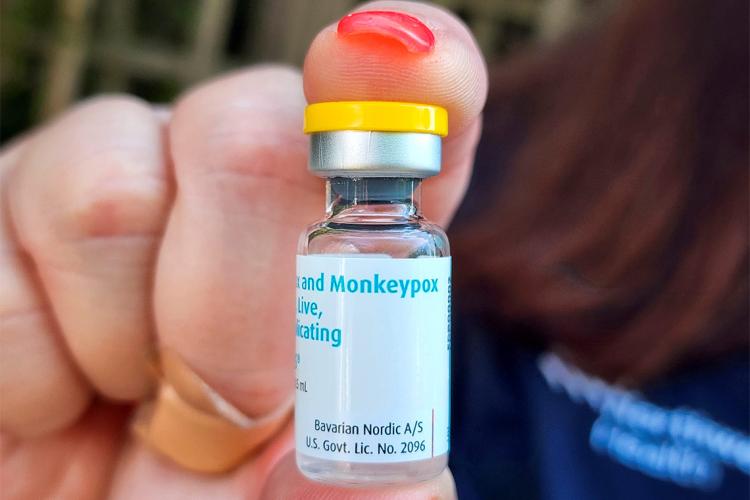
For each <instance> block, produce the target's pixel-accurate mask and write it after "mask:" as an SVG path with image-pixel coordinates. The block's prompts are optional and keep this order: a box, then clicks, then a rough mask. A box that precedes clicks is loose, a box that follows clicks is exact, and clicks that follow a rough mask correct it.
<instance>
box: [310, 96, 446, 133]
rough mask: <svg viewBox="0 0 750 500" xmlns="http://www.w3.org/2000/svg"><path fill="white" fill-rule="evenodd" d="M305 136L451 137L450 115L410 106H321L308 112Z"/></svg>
mask: <svg viewBox="0 0 750 500" xmlns="http://www.w3.org/2000/svg"><path fill="white" fill-rule="evenodd" d="M304 130H305V133H306V134H312V133H316V132H334V131H337V130H369V131H373V132H416V133H422V134H435V135H439V136H441V137H445V136H446V135H448V112H447V111H446V110H445V108H441V107H440V106H432V105H430V104H416V103H411V102H389V101H343V102H319V103H317V104H311V105H309V106H308V107H307V108H306V109H305V126H304Z"/></svg>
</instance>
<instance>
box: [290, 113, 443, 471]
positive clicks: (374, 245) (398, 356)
mask: <svg viewBox="0 0 750 500" xmlns="http://www.w3.org/2000/svg"><path fill="white" fill-rule="evenodd" d="M447 127H448V123H447V113H446V111H445V110H444V109H443V108H440V107H437V106H430V105H423V104H412V103H398V102H329V103H318V104H313V105H310V106H308V107H307V109H306V112H305V132H306V133H308V134H310V135H311V145H310V146H311V149H310V151H311V153H310V163H309V168H310V171H311V172H312V173H313V174H316V175H318V176H320V177H323V178H325V183H326V207H325V208H326V212H325V216H324V217H323V218H322V220H320V221H319V222H317V223H314V224H312V225H311V226H310V227H308V228H307V229H306V230H305V231H304V232H303V233H302V235H301V237H300V240H299V246H298V256H297V277H296V279H297V311H296V314H297V324H296V406H295V441H296V452H297V453H296V455H297V464H298V467H299V469H300V470H301V472H302V473H303V474H305V475H306V476H307V477H309V478H312V479H314V480H318V481H323V482H328V483H335V484H349V485H352V484H373V483H381V484H385V483H403V482H416V481H422V480H425V479H429V478H431V477H433V476H436V475H438V474H439V473H440V472H442V471H443V469H444V468H445V467H446V465H447V462H448V449H449V433H450V414H449V407H450V349H451V331H450V300H451V261H450V249H449V246H448V239H447V238H446V236H445V233H444V232H443V231H442V230H441V229H440V228H439V227H438V226H437V225H435V224H433V223H431V222H429V221H427V220H425V219H424V218H423V216H422V214H421V212H420V189H421V183H422V180H423V179H424V178H426V177H430V176H433V175H436V174H438V173H439V171H440V157H441V137H442V136H445V135H446V134H447Z"/></svg>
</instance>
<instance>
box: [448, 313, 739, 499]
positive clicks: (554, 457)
mask: <svg viewBox="0 0 750 500" xmlns="http://www.w3.org/2000/svg"><path fill="white" fill-rule="evenodd" d="M454 331H455V335H454V336H453V339H454V340H453V345H452V349H453V371H452V378H453V382H452V388H453V389H452V390H453V417H452V437H451V455H450V466H451V469H452V471H453V474H454V477H455V479H456V485H457V488H458V493H459V498H461V499H475V498H476V499H479V498H492V499H495V498H497V499H516V498H518V499H545V500H562V499H576V500H587V499H602V498H606V499H607V500H619V499H638V500H648V499H692V498H695V499H710V498H726V499H730V498H731V499H743V498H750V478H749V476H748V472H750V439H749V438H748V418H749V417H748V415H750V402H749V398H748V388H749V387H750V380H749V379H748V378H749V375H748V374H749V373H750V363H749V360H748V354H747V353H745V352H742V353H738V354H736V355H730V356H727V357H726V358H724V359H723V360H720V361H717V362H715V363H713V364H711V365H705V366H700V367H693V368H691V369H690V370H687V371H685V372H683V373H677V374H674V375H671V376H669V377H667V378H665V379H663V380H660V381H658V382H655V383H653V384H651V385H649V386H647V387H645V388H643V389H642V390H641V391H640V392H637V393H636V392H630V391H624V390H622V389H619V388H617V387H614V386H611V385H609V384H606V383H605V382H603V381H601V380H599V379H597V378H596V377H592V376H589V375H587V374H585V373H582V372H581V371H579V370H578V369H577V368H576V367H574V366H571V365H569V364H566V363H565V362H563V361H562V360H561V359H560V358H558V357H557V356H555V355H554V354H551V353H547V352H544V351H540V350H537V349H534V348H530V347H528V348H527V347H523V346H519V345H517V344H514V343H511V342H508V341H503V336H502V335H498V334H497V333H496V332H490V331H489V330H488V329H485V328H483V327H482V326H480V325H478V324H476V323H472V322H469V321H461V320H459V321H458V322H457V324H456V329H455V330H454Z"/></svg>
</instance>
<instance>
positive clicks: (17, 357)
mask: <svg viewBox="0 0 750 500" xmlns="http://www.w3.org/2000/svg"><path fill="white" fill-rule="evenodd" d="M28 142H29V141H28V140H24V141H23V142H22V143H19V144H17V145H15V146H13V147H11V148H10V149H8V150H6V151H4V152H3V153H2V155H0V187H2V189H3V196H2V199H3V201H7V196H6V189H7V180H8V177H9V176H10V174H11V172H12V170H13V168H14V167H15V166H17V164H18V162H19V158H20V156H21V155H22V152H23V149H24V148H25V146H27V145H28ZM13 232H14V231H13V228H12V227H11V223H10V219H9V217H8V210H7V206H5V203H3V207H2V208H0V282H1V283H2V287H0V331H2V335H0V399H1V400H2V404H0V427H2V429H3V430H6V431H10V432H12V433H13V434H14V435H16V436H23V437H29V436H34V435H38V434H42V433H45V432H48V431H51V430H56V429H59V428H62V427H65V426H67V425H69V424H70V423H71V422H73V421H74V420H76V419H77V418H78V417H79V416H80V415H81V414H82V413H83V411H84V410H85V408H86V406H87V405H88V401H89V397H90V393H91V391H90V388H89V386H88V384H87V383H86V381H85V380H84V379H83V378H82V377H81V376H80V374H79V373H78V372H77V370H76V369H75V367H74V366H73V364H72V362H71V360H70V359H69V357H68V356H67V354H66V352H65V347H64V344H63V341H62V339H61V338H60V336H59V332H58V331H56V327H55V324H54V322H53V321H52V317H51V315H50V312H49V308H48V306H47V302H46V299H45V297H44V295H43V293H42V292H41V290H40V288H39V286H38V283H37V280H36V277H35V274H34V268H33V265H32V263H31V261H30V259H29V258H28V256H27V255H26V254H25V252H24V251H23V250H22V249H21V248H20V247H19V246H18V244H17V242H16V240H15V237H14V234H13ZM53 408H54V411H52V409H53Z"/></svg>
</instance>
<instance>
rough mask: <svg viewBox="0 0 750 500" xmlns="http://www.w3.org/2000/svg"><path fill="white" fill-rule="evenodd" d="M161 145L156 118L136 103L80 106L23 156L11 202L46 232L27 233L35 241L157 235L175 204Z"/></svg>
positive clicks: (106, 100) (114, 98) (108, 98)
mask: <svg viewBox="0 0 750 500" xmlns="http://www.w3.org/2000/svg"><path fill="white" fill-rule="evenodd" d="M163 142H164V141H163V137H162V130H161V125H160V123H159V121H158V119H157V117H156V115H155V114H154V112H153V110H151V108H150V107H149V106H148V105H147V104H146V103H144V102H143V101H141V100H139V99H137V98H134V97H130V96H124V95H104V96H98V97H95V98H92V99H89V100H87V101H84V102H82V103H81V104H79V105H77V106H76V107H75V108H74V109H72V110H71V111H69V112H68V113H66V114H65V115H63V116H62V117H61V118H60V119H59V120H58V121H56V122H55V123H53V124H52V125H50V128H49V129H48V130H47V131H45V133H43V134H40V136H39V138H38V140H37V141H36V142H35V143H34V144H33V147H31V148H29V150H30V153H29V154H28V155H27V156H26V157H24V158H23V161H22V163H23V165H22V168H21V169H20V170H21V171H22V172H20V173H21V175H20V176H19V177H18V181H17V182H18V183H20V184H21V186H18V187H19V189H14V190H13V191H14V193H15V194H14V198H15V199H16V200H17V203H13V205H14V206H15V207H21V208H19V210H18V211H19V212H21V214H20V216H21V217H22V218H23V219H24V220H37V221H41V222H42V226H41V227H40V226H39V225H38V224H35V225H34V227H36V228H37V229H43V230H42V231H25V232H26V233H29V232H31V233H34V234H31V236H30V237H32V238H33V239H37V240H38V239H44V235H46V237H50V236H51V237H52V238H55V239H63V240H76V239H87V238H97V237H110V236H139V235H153V234H154V233H156V232H157V231H159V230H160V228H161V226H162V224H163V219H164V218H165V211H166V208H167V205H168V203H169V200H170V189H171V188H170V182H169V179H168V174H167V170H166V161H165V152H164V144H163ZM50 167H52V168H50ZM22 193H24V194H23V195H22ZM28 193H34V195H33V196H30V195H29V194H28ZM32 197H33V198H37V197H41V198H45V199H46V200H47V201H46V202H45V203H36V202H33V200H30V199H29V198H32ZM32 229H33V228H32ZM26 236H27V237H29V235H28V234H26ZM25 239H26V238H25Z"/></svg>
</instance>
